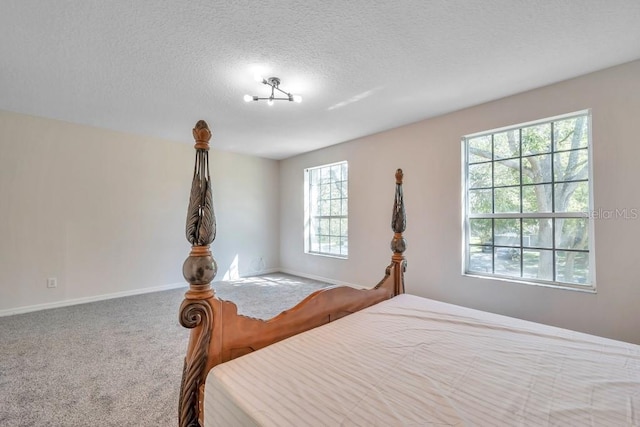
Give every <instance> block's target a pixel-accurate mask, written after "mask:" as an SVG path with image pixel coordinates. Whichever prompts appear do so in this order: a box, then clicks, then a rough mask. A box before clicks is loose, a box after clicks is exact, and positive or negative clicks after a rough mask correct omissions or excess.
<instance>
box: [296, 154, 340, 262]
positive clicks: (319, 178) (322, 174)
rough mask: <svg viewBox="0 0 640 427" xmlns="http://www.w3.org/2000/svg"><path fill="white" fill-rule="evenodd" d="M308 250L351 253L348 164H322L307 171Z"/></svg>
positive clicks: (320, 252) (306, 240) (312, 251)
mask: <svg viewBox="0 0 640 427" xmlns="http://www.w3.org/2000/svg"><path fill="white" fill-rule="evenodd" d="M305 173H306V182H307V188H306V190H305V199H306V200H305V203H306V204H307V212H308V217H307V221H306V223H307V232H306V233H305V251H306V252H308V253H315V254H324V255H332V256H339V257H343V258H346V257H347V256H348V237H347V236H348V234H347V220H348V198H347V189H348V182H347V178H348V164H347V162H341V163H336V164H333V165H326V166H319V167H317V168H311V169H307V170H306V172H305Z"/></svg>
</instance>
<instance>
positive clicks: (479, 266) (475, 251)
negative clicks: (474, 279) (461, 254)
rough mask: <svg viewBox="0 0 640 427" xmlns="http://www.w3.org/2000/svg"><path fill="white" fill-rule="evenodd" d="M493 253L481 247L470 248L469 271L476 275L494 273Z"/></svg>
mask: <svg viewBox="0 0 640 427" xmlns="http://www.w3.org/2000/svg"><path fill="white" fill-rule="evenodd" d="M492 257H493V251H492V250H490V249H489V250H487V249H485V248H483V247H481V246H470V247H469V270H470V271H473V272H476V273H492V272H493V261H492Z"/></svg>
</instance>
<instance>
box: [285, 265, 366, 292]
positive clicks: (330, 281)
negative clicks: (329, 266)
mask: <svg viewBox="0 0 640 427" xmlns="http://www.w3.org/2000/svg"><path fill="white" fill-rule="evenodd" d="M277 271H279V272H281V273H286V274H291V275H293V276H300V277H306V278H307V279H312V280H317V281H319V282H326V283H331V284H332V285H339V286H349V287H351V288H356V289H368V288H367V287H366V286H362V285H356V284H354V283H349V282H342V281H340V280H335V279H329V278H328V277H321V276H315V275H313V274H307V273H301V272H299V271H294V270H289V269H288V268H279V269H277Z"/></svg>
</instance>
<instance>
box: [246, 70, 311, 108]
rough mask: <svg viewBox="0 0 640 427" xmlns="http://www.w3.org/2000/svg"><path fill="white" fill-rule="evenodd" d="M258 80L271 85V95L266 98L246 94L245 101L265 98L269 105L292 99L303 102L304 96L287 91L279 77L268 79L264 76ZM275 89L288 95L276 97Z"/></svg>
mask: <svg viewBox="0 0 640 427" xmlns="http://www.w3.org/2000/svg"><path fill="white" fill-rule="evenodd" d="M256 80H258V81H259V82H260V83H262V84H265V85H267V86H269V87H271V95H270V96H268V97H265V98H261V97H259V96H256V95H245V96H244V100H245V102H251V101H263V100H264V101H267V104H268V105H273V101H291V102H298V103H300V102H302V97H301V96H300V95H292V94H291V93H289V92H285V91H284V90H282V89H280V78H279V77H269V78H266V79H265V78H263V77H258V78H257V79H256ZM275 91H278V92H281V93H283V94H285V95H286V97H276V96H275Z"/></svg>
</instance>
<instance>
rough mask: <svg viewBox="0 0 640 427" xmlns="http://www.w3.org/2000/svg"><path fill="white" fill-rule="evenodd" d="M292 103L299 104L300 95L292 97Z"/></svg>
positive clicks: (300, 100)
mask: <svg viewBox="0 0 640 427" xmlns="http://www.w3.org/2000/svg"><path fill="white" fill-rule="evenodd" d="M293 102H297V103H298V104H299V103H301V102H302V97H301V96H300V95H293Z"/></svg>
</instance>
